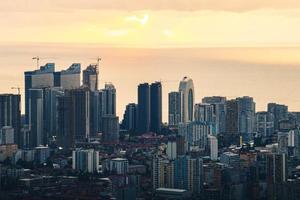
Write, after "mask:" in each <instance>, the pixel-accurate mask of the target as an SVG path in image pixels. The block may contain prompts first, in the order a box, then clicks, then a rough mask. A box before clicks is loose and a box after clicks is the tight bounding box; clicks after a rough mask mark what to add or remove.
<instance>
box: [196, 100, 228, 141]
mask: <svg viewBox="0 0 300 200" xmlns="http://www.w3.org/2000/svg"><path fill="white" fill-rule="evenodd" d="M202 103H208V104H211V105H213V106H214V115H215V123H216V134H217V135H218V134H219V133H225V131H226V97H220V96H212V97H204V98H203V99H202Z"/></svg>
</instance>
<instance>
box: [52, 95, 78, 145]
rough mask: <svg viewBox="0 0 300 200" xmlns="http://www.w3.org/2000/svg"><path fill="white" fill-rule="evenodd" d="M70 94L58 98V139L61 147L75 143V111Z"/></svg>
mask: <svg viewBox="0 0 300 200" xmlns="http://www.w3.org/2000/svg"><path fill="white" fill-rule="evenodd" d="M74 111H75V109H74V105H73V100H72V97H71V96H70V95H65V96H59V97H58V98H57V118H56V119H57V122H56V124H57V127H56V128H57V129H56V132H57V134H56V141H57V144H58V145H59V146H60V147H64V148H67V149H68V148H72V147H74V145H75V117H74V116H75V113H74Z"/></svg>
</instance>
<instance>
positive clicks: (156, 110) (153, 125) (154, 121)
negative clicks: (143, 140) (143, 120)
mask: <svg viewBox="0 0 300 200" xmlns="http://www.w3.org/2000/svg"><path fill="white" fill-rule="evenodd" d="M161 125H162V86H161V83H160V82H155V83H152V84H151V86H150V131H152V132H154V133H160V132H161Z"/></svg>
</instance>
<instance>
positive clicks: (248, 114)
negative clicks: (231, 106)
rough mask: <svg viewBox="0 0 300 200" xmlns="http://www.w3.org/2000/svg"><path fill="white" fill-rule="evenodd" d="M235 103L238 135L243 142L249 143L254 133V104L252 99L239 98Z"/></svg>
mask: <svg viewBox="0 0 300 200" xmlns="http://www.w3.org/2000/svg"><path fill="white" fill-rule="evenodd" d="M237 101H238V115H239V120H238V122H239V133H240V136H242V138H243V142H249V141H250V140H251V139H252V138H253V133H254V131H255V102H254V101H253V98H252V97H240V98H237Z"/></svg>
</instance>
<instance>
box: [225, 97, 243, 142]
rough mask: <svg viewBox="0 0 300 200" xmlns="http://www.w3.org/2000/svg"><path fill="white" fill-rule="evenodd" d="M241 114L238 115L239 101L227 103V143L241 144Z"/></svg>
mask: <svg viewBox="0 0 300 200" xmlns="http://www.w3.org/2000/svg"><path fill="white" fill-rule="evenodd" d="M239 140H240V135H239V113H238V102H237V100H235V99H233V100H228V101H226V134H225V143H226V144H227V145H230V144H236V145H238V144H239Z"/></svg>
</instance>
